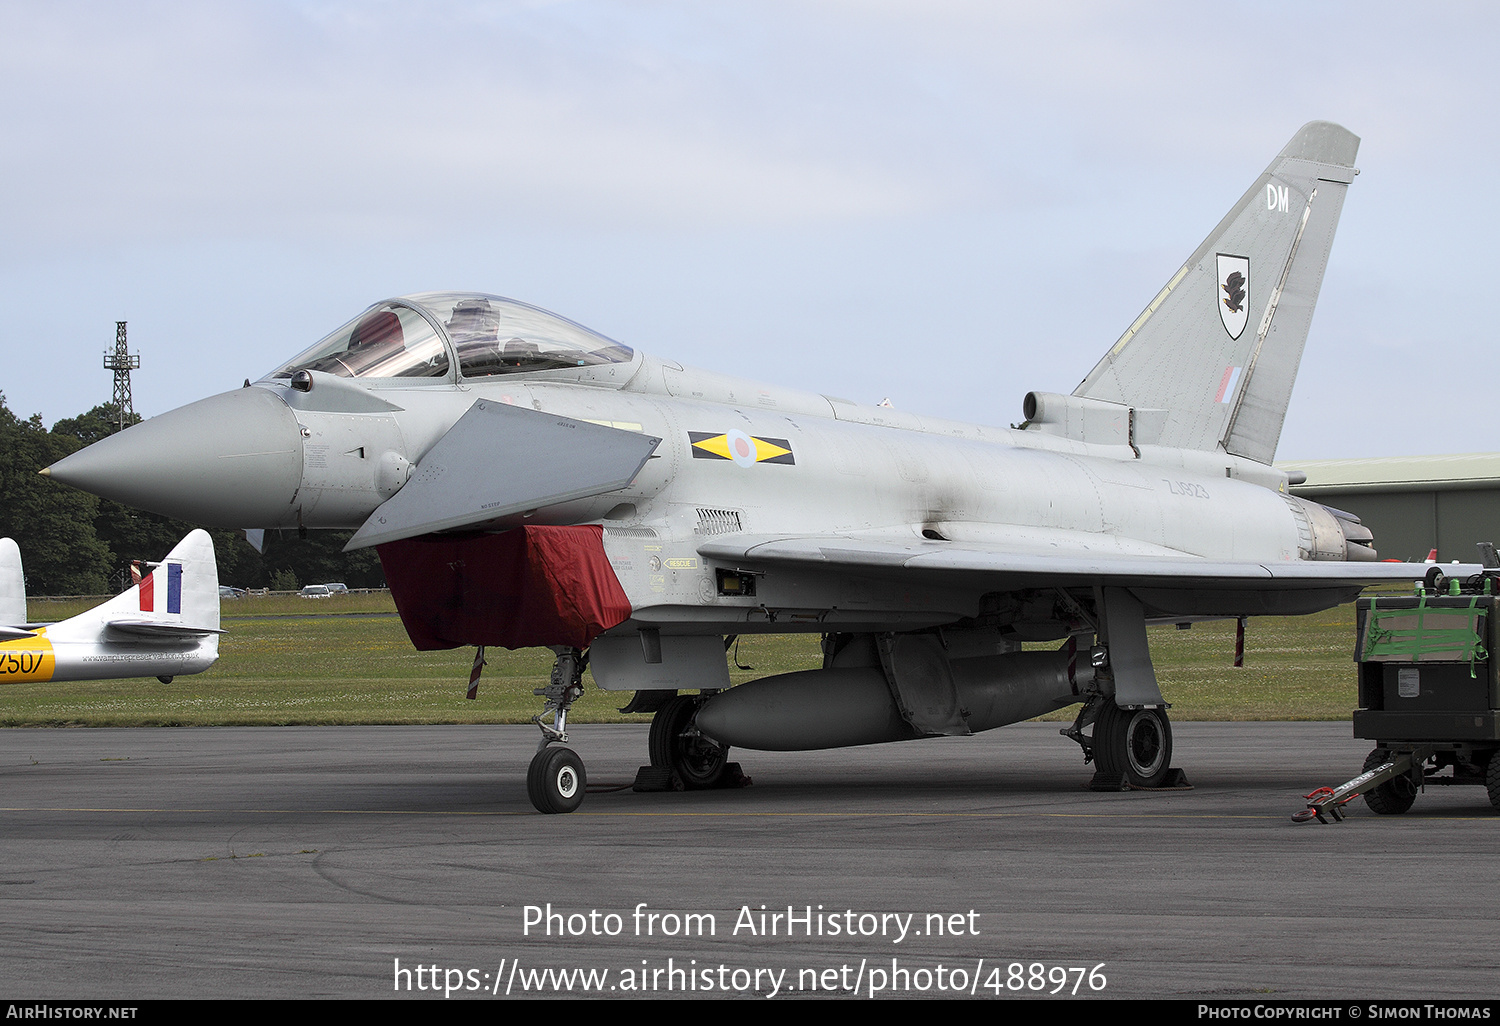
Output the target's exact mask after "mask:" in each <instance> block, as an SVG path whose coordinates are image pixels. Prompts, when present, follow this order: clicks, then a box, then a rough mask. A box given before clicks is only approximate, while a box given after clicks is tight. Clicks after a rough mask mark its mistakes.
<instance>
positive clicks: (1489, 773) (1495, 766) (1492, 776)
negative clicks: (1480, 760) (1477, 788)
mask: <svg viewBox="0 0 1500 1026" xmlns="http://www.w3.org/2000/svg"><path fill="white" fill-rule="evenodd" d="M1484 789H1485V791H1486V792H1488V793H1489V796H1490V804H1491V805H1493V806H1494V807H1495V808H1497V809H1500V751H1496V752H1491V753H1490V763H1489V767H1488V768H1487V769H1485V771H1484Z"/></svg>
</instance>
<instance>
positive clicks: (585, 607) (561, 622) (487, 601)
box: [376, 525, 630, 651]
mask: <svg viewBox="0 0 1500 1026" xmlns="http://www.w3.org/2000/svg"><path fill="white" fill-rule="evenodd" d="M376 551H377V552H379V553H380V565H381V566H382V567H384V569H385V579H386V581H387V582H388V583H389V584H390V586H391V596H392V597H393V598H395V600H396V609H397V610H398V611H399V612H400V613H401V622H402V623H403V624H405V626H406V633H407V634H408V635H409V636H410V637H411V642H412V644H413V645H415V646H416V647H417V648H418V649H420V650H423V651H426V650H430V649H437V648H457V647H459V646H460V645H500V646H502V647H504V648H530V647H532V646H535V645H569V646H572V647H574V648H587V647H588V645H589V642H591V641H593V640H594V638H595V637H597V636H598V635H600V634H602V633H604V632H605V631H607V630H609V629H610V628H611V627H613V626H615V625H616V624H618V623H622V622H623V621H624V620H626V619H627V618H628V617H629V616H630V600H629V599H627V598H626V597H625V591H624V589H622V588H621V587H620V580H619V578H617V577H616V576H615V571H614V568H613V567H612V566H610V565H609V560H608V559H606V558H605V556H604V529H603V528H602V527H598V526H588V525H585V526H581V527H540V526H538V527H533V526H527V527H519V528H516V529H515V530H513V531H506V532H505V533H503V534H466V535H461V534H455V535H435V534H429V535H424V536H422V537H420V538H408V539H405V540H403V541H394V542H387V543H385V544H384V545H378V546H376Z"/></svg>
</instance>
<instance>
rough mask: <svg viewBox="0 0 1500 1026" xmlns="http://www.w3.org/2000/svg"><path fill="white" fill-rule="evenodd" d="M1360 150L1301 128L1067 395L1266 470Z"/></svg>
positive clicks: (1347, 137) (1333, 129) (1167, 441)
mask: <svg viewBox="0 0 1500 1026" xmlns="http://www.w3.org/2000/svg"><path fill="white" fill-rule="evenodd" d="M1358 150H1359V137H1358V136H1356V135H1354V134H1353V133H1352V132H1350V131H1349V130H1348V129H1345V128H1342V127H1340V126H1339V125H1335V124H1332V123H1331V122H1327V121H1314V122H1311V123H1309V124H1307V125H1304V126H1302V129H1301V131H1299V132H1298V133H1297V134H1296V135H1295V136H1293V137H1292V141H1291V142H1289V143H1287V144H1286V148H1285V149H1283V150H1282V151H1281V153H1280V154H1279V155H1277V157H1276V159H1275V160H1273V161H1271V165H1270V166H1269V167H1268V168H1266V170H1265V173H1264V174H1262V175H1261V176H1260V177H1259V178H1258V179H1256V182H1255V184H1254V185H1252V186H1251V187H1250V191H1248V192H1246V193H1245V195H1244V196H1243V197H1241V198H1240V201H1239V202H1238V203H1236V204H1235V205H1234V207H1233V208H1232V209H1231V210H1230V211H1229V213H1228V214H1226V215H1225V217H1224V220H1222V221H1220V222H1219V226H1218V227H1217V228H1215V229H1214V230H1213V232H1212V233H1210V235H1209V236H1208V238H1207V239H1206V240H1205V241H1204V243H1203V245H1201V246H1199V247H1198V249H1197V251H1196V252H1194V253H1193V255H1192V256H1191V257H1189V258H1188V261H1187V263H1185V264H1183V266H1182V269H1181V270H1179V271H1178V272H1177V273H1176V274H1175V275H1173V276H1172V279H1171V280H1170V281H1169V282H1167V284H1166V287H1165V288H1163V289H1162V290H1161V292H1159V293H1157V296H1156V298H1155V299H1153V300H1152V301H1151V304H1150V305H1149V306H1147V307H1146V309H1145V310H1144V311H1143V312H1142V313H1141V315H1140V316H1139V317H1137V318H1136V319H1135V323H1133V324H1132V325H1131V326H1130V327H1129V329H1127V330H1126V332H1125V334H1123V335H1121V336H1120V340H1119V341H1118V342H1116V343H1115V344H1114V346H1113V348H1111V349H1110V351H1109V352H1108V353H1107V354H1105V357H1104V359H1102V360H1100V361H1099V364H1098V365H1097V366H1096V367H1095V368H1094V369H1093V370H1092V371H1091V372H1090V373H1089V375H1088V377H1086V378H1084V379H1083V382H1082V383H1081V384H1080V385H1079V386H1078V387H1077V388H1076V389H1074V390H1073V394H1074V395H1075V396H1080V397H1084V398H1089V399H1101V400H1105V401H1108V402H1114V403H1123V404H1126V405H1128V406H1131V407H1136V408H1140V409H1143V410H1149V409H1157V410H1165V411H1166V418H1165V426H1164V427H1163V429H1162V433H1161V436H1160V438H1159V439H1158V441H1159V443H1160V444H1162V445H1169V446H1174V447H1178V448H1184V449H1209V450H1212V449H1220V448H1222V449H1224V450H1225V451H1226V452H1230V453H1233V454H1235V455H1237V456H1244V457H1247V458H1249V459H1253V460H1258V461H1259V462H1261V463H1267V464H1269V463H1270V462H1271V460H1272V458H1273V457H1274V456H1275V454H1276V443H1277V442H1278V441H1279V440H1280V438H1281V425H1282V422H1283V421H1284V420H1285V418H1286V407H1287V403H1288V401H1289V400H1290V399H1291V395H1292V384H1293V382H1294V381H1295V380H1296V377H1297V365H1298V364H1299V363H1301V362H1302V349H1303V346H1304V345H1305V344H1306V343H1307V329H1308V326H1309V324H1310V323H1311V322H1312V314H1313V305H1314V304H1315V303H1316V302H1317V299H1318V289H1319V287H1320V286H1321V285H1322V283H1323V269H1324V267H1326V266H1327V264H1328V250H1329V248H1330V247H1331V246H1332V245H1333V233H1334V230H1335V229H1336V228H1337V227H1338V221H1339V213H1340V211H1342V209H1343V206H1344V192H1345V190H1347V189H1348V187H1349V183H1350V182H1352V181H1353V180H1354V175H1355V174H1356V171H1355V169H1354V166H1353V165H1354V156H1355V154H1356V153H1357V152H1358Z"/></svg>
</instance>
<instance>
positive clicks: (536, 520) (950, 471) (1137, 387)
mask: <svg viewBox="0 0 1500 1026" xmlns="http://www.w3.org/2000/svg"><path fill="white" fill-rule="evenodd" d="M1358 145H1359V140H1358V138H1357V137H1356V136H1354V135H1353V134H1351V133H1350V132H1348V131H1347V130H1345V129H1343V128H1341V127H1339V126H1338V125H1334V124H1329V123H1327V122H1313V123H1312V124H1309V125H1307V126H1305V127H1304V128H1302V130H1301V131H1299V132H1298V133H1297V134H1296V135H1295V136H1294V137H1293V138H1292V140H1291V142H1290V143H1288V144H1287V146H1286V148H1285V149H1283V150H1282V151H1281V153H1280V154H1279V155H1277V157H1276V158H1275V159H1274V160H1273V161H1272V162H1271V164H1270V166H1269V167H1268V168H1267V169H1266V171H1265V173H1264V174H1262V175H1261V176H1260V177H1259V178H1258V179H1257V180H1256V181H1255V184H1254V185H1252V186H1251V187H1250V189H1249V191H1248V192H1246V193H1245V194H1244V196H1243V197H1242V198H1241V199H1240V201H1239V202H1238V203H1236V204H1235V205H1234V207H1233V208H1232V209H1231V210H1230V211H1229V213H1228V214H1227V215H1226V216H1225V217H1224V219H1223V220H1222V221H1221V222H1220V223H1219V225H1218V227H1216V228H1215V229H1214V230H1213V232H1212V233H1211V234H1210V235H1209V237H1208V239H1207V240H1206V241H1205V242H1204V243H1203V244H1202V245H1201V246H1199V247H1198V249H1197V250H1196V251H1195V252H1194V253H1193V255H1192V256H1191V257H1189V258H1188V260H1187V262H1186V263H1184V264H1183V265H1182V267H1181V269H1180V270H1178V271H1177V273H1175V274H1174V275H1172V277H1171V279H1170V280H1169V281H1168V282H1167V284H1166V285H1165V286H1164V287H1163V288H1162V290H1161V291H1160V292H1159V293H1157V295H1156V296H1155V297H1154V298H1153V299H1152V300H1151V302H1150V303H1149V304H1148V305H1147V306H1146V308H1145V310H1144V311H1142V313H1141V315H1140V316H1139V317H1137V318H1136V319H1135V321H1134V322H1133V323H1132V324H1131V325H1130V326H1129V328H1127V329H1126V331H1125V333H1124V334H1123V335H1121V336H1120V338H1119V340H1118V341H1116V342H1115V343H1114V344H1113V345H1112V346H1110V347H1109V350H1108V351H1107V352H1106V353H1105V354H1104V357H1103V359H1101V360H1100V361H1099V363H1098V364H1097V366H1095V367H1094V369H1093V370H1091V371H1089V373H1088V374H1087V375H1086V376H1085V377H1084V379H1083V382H1082V383H1081V384H1080V385H1079V386H1078V387H1077V388H1076V389H1074V390H1073V392H1072V394H1070V395H1056V394H1050V393H1041V392H1032V393H1030V394H1029V395H1026V396H1025V397H1024V403H1023V407H1024V414H1025V420H1024V422H1023V423H1021V424H1020V425H1019V426H1018V427H1013V428H1010V429H1007V428H997V427H988V426H976V425H971V424H962V423H956V422H953V421H948V420H941V419H938V418H933V417H926V416H918V415H915V414H912V413H907V412H903V411H897V410H892V409H889V408H884V407H877V406H865V405H861V404H858V403H853V402H850V401H848V400H845V399H839V398H835V397H833V396H825V395H818V394H814V393H810V392H801V391H795V390H792V389H787V388H780V387H776V386H771V385H762V384H757V383H754V382H749V381H744V380H741V379H738V378H733V377H728V376H725V375H722V374H717V373H713V372H710V371H702V370H695V369H692V368H688V367H683V366H681V365H680V364H678V363H676V362H674V361H672V360H667V359H660V358H655V357H651V356H648V355H645V354H643V353H641V352H638V351H636V350H634V349H632V348H630V347H627V346H624V345H621V344H620V343H618V342H614V341H612V340H610V339H609V338H606V337H604V336H602V335H599V334H597V333H595V332H593V331H591V330H589V329H587V328H584V327H582V326H581V325H578V324H575V323H574V322H572V321H569V320H567V319H565V318H563V317H559V316H557V315H555V314H551V313H548V312H547V311H545V310H540V309H538V308H536V307H534V306H529V305H527V304H525V303H520V302H516V301H514V300H510V299H503V298H500V297H498V296H492V295H481V294H475V293H459V292H431V293H423V294H420V295H411V296H403V297H400V298H397V299H391V300H387V301H386V302H383V303H378V304H376V305H375V306H372V307H370V308H369V309H368V310H367V311H365V312H364V313H362V314H360V315H359V316H358V317H356V318H354V319H353V320H352V321H350V322H349V323H348V324H346V325H345V326H343V327H342V328H340V329H338V330H337V331H335V332H334V333H333V334H331V335H329V336H328V337H327V338H325V339H323V340H322V341H321V342H318V343H317V344H316V345H314V346H313V347H312V348H310V349H308V350H307V351H305V352H304V353H302V354H301V355H299V356H297V357H295V358H294V359H292V360H290V361H288V362H287V363H285V364H283V365H281V366H280V367H278V368H277V369H275V370H274V371H272V372H271V373H269V374H267V375H266V376H265V377H264V378H262V379H261V380H259V381H256V382H254V383H253V384H252V383H250V382H246V386H245V387H244V388H241V389H237V390H235V391H232V392H227V393H224V394H223V395H218V396H214V397H213V398H210V399H204V400H202V401H200V402H197V403H193V404H192V405H189V406H185V407H183V408H181V409H178V410H175V411H172V412H170V413H167V414H164V415H162V416H159V417H156V418H153V419H152V420H149V421H147V422H145V423H143V424H140V425H137V426H135V427H132V428H129V429H128V430H126V431H123V432H121V433H119V434H117V435H114V436H112V437H110V438H107V439H105V440H103V441H100V442H98V443H96V444H94V445H92V446H90V447H88V448H87V449H84V450H82V451H80V452H78V453H75V454H73V455H71V456H69V457H67V458H66V459H64V460H61V461H60V462H58V463H56V464H54V465H53V466H52V467H50V468H49V469H48V470H47V471H44V473H50V474H51V476H52V477H53V478H55V479H56V480H58V481H61V482H63V483H65V484H69V485H73V486H76V487H79V488H84V489H87V490H89V491H91V492H94V493H96V494H99V495H103V496H107V497H109V498H113V499H117V500H119V501H122V502H125V503H129V504H132V505H135V506H138V507H141V508H144V509H149V510H154V511H157V512H159V513H164V514H167V515H170V516H174V517H179V518H182V519H185V520H189V521H194V522H197V523H201V524H208V525H217V526H224V527H237V528H248V529H263V528H295V529H308V528H343V529H357V530H356V533H355V535H354V537H353V539H352V540H351V542H350V543H349V544H350V547H351V548H358V547H361V546H370V545H373V546H376V547H377V550H378V552H379V554H380V558H381V562H382V565H383V566H384V569H385V574H386V578H387V580H388V582H389V584H390V587H391V591H392V594H393V595H394V597H395V601H396V606H397V608H398V610H399V611H400V614H401V617H402V620H403V622H404V624H405V626H406V629H407V632H408V633H409V635H410V637H411V639H412V641H413V643H414V644H415V645H416V646H417V647H418V648H420V649H436V648H452V647H457V646H476V647H477V648H478V651H477V653H476V658H475V663H474V676H475V679H476V680H477V676H478V674H479V672H480V670H481V668H482V665H483V653H484V647H485V646H491V645H500V646H505V647H507V648H519V647H524V646H536V645H543V646H550V647H552V648H553V649H554V651H555V652H556V653H557V661H556V663H555V665H554V669H553V675H552V683H551V686H550V687H549V688H548V689H546V699H547V701H546V704H545V708H544V710H543V712H542V715H540V716H538V717H537V722H538V725H539V726H541V728H542V733H543V736H542V739H541V744H540V746H539V751H538V753H537V756H536V758H535V760H534V761H533V763H532V766H531V770H530V772H529V774H528V780H527V786H528V792H529V794H530V797H531V799H532V801H533V803H534V804H535V805H536V807H537V808H538V809H540V810H541V811H543V812H565V811H571V810H572V809H574V808H576V807H577V806H578V804H579V802H580V801H581V800H582V798H583V794H584V784H585V771H584V766H583V763H582V761H581V760H580V759H579V757H578V756H577V754H576V753H575V752H574V751H573V750H572V749H571V748H570V747H567V745H566V744H565V742H566V741H567V733H566V725H567V711H568V708H569V706H570V704H571V703H572V701H573V700H574V699H575V698H576V697H577V695H578V694H580V692H581V681H582V673H583V669H584V667H585V666H587V667H588V668H589V669H591V670H592V671H593V677H594V680H595V681H596V682H597V684H598V686H599V687H601V688H604V689H606V690H611V691H633V692H635V693H636V694H635V696H634V698H633V699H632V701H631V705H630V708H631V709H633V710H635V711H643V712H654V713H655V716H654V719H653V721H652V728H651V734H650V745H649V746H650V757H651V763H652V768H651V769H650V770H643V773H642V778H638V785H639V784H640V783H641V780H642V779H647V781H648V783H649V782H650V780H655V782H656V783H657V784H658V785H660V786H673V787H675V786H687V787H710V786H715V785H716V784H720V783H722V782H723V781H724V779H725V777H726V774H733V773H734V772H735V770H734V769H732V768H731V764H730V763H729V761H728V753H729V750H730V747H731V746H739V747H744V748H752V749H765V750H802V749H818V748H831V747H838V746H844V745H860V744H870V743H874V742H885V741H902V740H908V739H914V738H922V737H930V736H939V735H953V734H969V733H972V732H974V731H980V730H988V729H990V728H992V727H999V726H1002V725H1004V724H1008V723H1015V722H1018V721H1021V720H1025V719H1029V718H1031V717H1034V716H1037V715H1039V714H1042V713H1046V712H1049V711H1052V710H1055V709H1060V708H1064V707H1067V706H1070V705H1078V706H1080V709H1079V713H1078V716H1077V719H1076V720H1075V722H1074V723H1073V725H1072V727H1071V728H1070V729H1069V730H1067V731H1064V733H1065V734H1067V735H1068V736H1070V737H1071V738H1072V739H1073V740H1075V741H1077V742H1078V743H1079V744H1080V745H1082V746H1083V750H1084V754H1085V757H1086V759H1091V760H1092V761H1093V762H1094V763H1095V768H1096V773H1095V776H1094V782H1095V786H1097V787H1101V788H1105V787H1108V788H1116V789H1118V788H1123V787H1127V786H1132V785H1134V786H1144V787H1150V786H1157V785H1160V784H1162V783H1163V781H1165V780H1167V779H1168V777H1169V774H1170V773H1171V752H1172V736H1171V728H1170V724H1169V722H1168V717H1167V711H1166V710H1167V708H1168V706H1167V703H1166V701H1165V700H1164V699H1163V697H1162V695H1161V693H1160V691H1159V689H1158V687H1157V681H1156V676H1155V673H1154V671H1153V669H1152V665H1151V658H1150V653H1149V650H1148V645H1147V634H1146V625H1147V623H1148V622H1184V621H1191V620H1193V619H1199V618H1209V617H1236V616H1244V615H1250V614H1289V613H1309V612H1313V611H1315V610H1319V609H1324V608H1327V607H1329V606H1332V605H1335V604H1337V603H1340V602H1345V601H1348V600H1350V599H1352V598H1353V597H1354V596H1355V594H1356V593H1358V591H1359V590H1360V589H1361V588H1362V587H1364V586H1365V585H1369V584H1375V583H1380V582H1387V581H1394V580H1410V574H1411V571H1410V570H1409V569H1405V568H1402V567H1400V566H1395V565H1389V564H1382V563H1379V562H1376V561H1375V559H1376V554H1375V549H1374V548H1373V546H1372V538H1371V536H1370V532H1369V531H1368V530H1366V529H1365V528H1363V527H1362V526H1361V525H1360V524H1359V522H1358V521H1357V520H1356V519H1355V518H1353V517H1352V516H1349V515H1347V514H1344V513H1341V512H1339V511H1337V510H1332V509H1328V508H1325V507H1323V506H1321V505H1318V504H1317V503H1313V502H1309V501H1305V500H1301V499H1298V498H1295V497H1293V496H1291V495H1288V494H1287V484H1288V477H1287V475H1286V474H1284V473H1282V472H1280V471H1278V470H1276V469H1275V468H1274V467H1273V466H1272V465H1271V461H1272V457H1273V456H1274V454H1275V451H1276V444H1277V440H1278V438H1279V436H1280V434H1281V427H1282V421H1283V418H1284V416H1285V413H1286V407H1287V401H1288V399H1289V397H1290V395H1291V391H1292V383H1293V379H1294V378H1295V376H1296V372H1297V366H1298V363H1299V362H1300V360H1301V357H1302V348H1303V345H1304V343H1305V341H1306V339H1307V332H1308V325H1309V323H1310V321H1311V319H1312V313H1313V304H1314V301H1315V300H1316V298H1317V294H1318V289H1319V286H1320V284H1321V282H1322V279H1323V270H1324V267H1325V265H1326V262H1327V259H1328V252H1329V248H1330V246H1331V244H1332V242H1333V235H1334V229H1335V227H1336V226H1337V224H1338V219H1339V212H1340V209H1341V208H1342V206H1343V202H1344V193H1345V191H1346V189H1347V188H1348V186H1349V184H1350V183H1351V182H1352V181H1353V180H1354V176H1355V173H1356V172H1355V169H1354V166H1353V164H1354V158H1355V153H1356V150H1357V149H1358ZM791 632H810V633H816V634H819V635H821V637H822V650H823V665H822V668H820V669H815V670H806V671H802V672H798V673H788V674H780V675H776V676H771V677H766V678H762V679H760V680H756V681H752V682H750V683H747V684H742V685H740V686H738V687H733V688H731V687H730V680H729V676H728V671H727V666H726V657H725V653H726V648H727V647H728V645H729V644H730V643H731V642H732V641H733V639H734V638H736V637H737V636H739V635H744V634H750V633H773V634H774V633H791ZM1028 641H1029V642H1051V643H1054V644H1056V645H1057V648H1056V649H1055V650H1042V651H1036V650H1029V651H1022V643H1023V642H1028ZM680 692H691V693H690V694H680Z"/></svg>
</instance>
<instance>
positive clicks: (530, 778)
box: [526, 648, 588, 813]
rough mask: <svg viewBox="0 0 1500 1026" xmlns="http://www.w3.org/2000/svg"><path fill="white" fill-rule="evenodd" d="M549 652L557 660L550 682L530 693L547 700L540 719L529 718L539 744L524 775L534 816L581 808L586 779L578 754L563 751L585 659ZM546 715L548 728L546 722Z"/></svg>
mask: <svg viewBox="0 0 1500 1026" xmlns="http://www.w3.org/2000/svg"><path fill="white" fill-rule="evenodd" d="M553 651H554V652H556V653H557V660H556V661H555V662H554V663H553V664H552V679H551V680H550V681H549V682H548V684H547V686H546V687H545V688H537V689H536V690H535V691H533V692H532V694H534V695H537V696H538V697H542V698H545V699H547V704H546V705H545V706H543V708H542V712H541V714H540V715H538V716H534V717H532V722H533V723H535V724H536V725H537V726H538V727H539V728H541V731H542V742H541V744H539V745H538V746H537V752H536V755H535V756H533V757H532V759H531V767H530V769H528V770H527V771H526V796H527V797H528V798H530V799H531V804H532V805H533V806H535V807H536V810H537V811H538V812H548V813H554V812H572V811H573V810H574V809H576V808H578V806H579V805H581V804H583V793H584V789H585V788H586V787H587V785H588V777H587V774H586V773H585V772H584V769H583V760H582V759H580V758H579V757H578V753H577V752H575V751H573V749H571V748H568V747H566V745H567V742H568V710H569V709H571V708H572V707H573V703H574V702H575V701H577V700H578V696H580V695H582V694H583V669H584V667H585V666H587V665H588V657H587V656H586V655H584V654H583V652H582V650H580V649H576V648H556V649H553ZM549 713H550V714H551V717H552V722H551V724H550V725H549V724H548V723H547V722H546V718H547V716H548V714H549Z"/></svg>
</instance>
